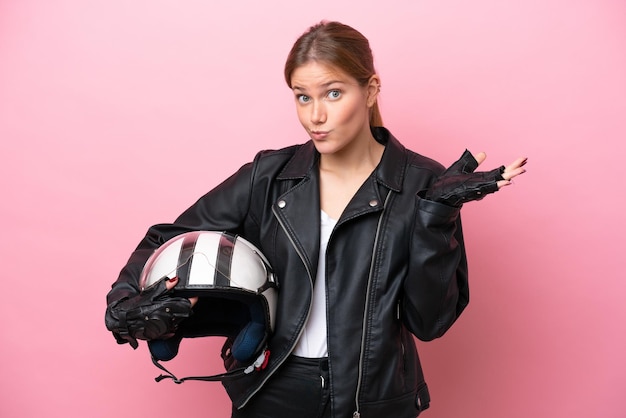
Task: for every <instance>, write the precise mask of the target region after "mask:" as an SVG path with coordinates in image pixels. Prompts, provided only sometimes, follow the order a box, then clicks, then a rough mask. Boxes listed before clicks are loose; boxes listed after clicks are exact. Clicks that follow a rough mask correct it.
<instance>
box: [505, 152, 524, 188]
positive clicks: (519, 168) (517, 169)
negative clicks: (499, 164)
mask: <svg viewBox="0 0 626 418" xmlns="http://www.w3.org/2000/svg"><path fill="white" fill-rule="evenodd" d="M527 162H528V158H526V157H522V158H518V159H517V160H515V161H513V162H512V163H511V164H510V165H508V166H507V167H505V169H504V172H503V173H502V178H504V180H507V181H508V182H509V183H510V181H511V180H512V179H513V178H514V177H517V176H519V175H522V174H524V173H525V172H526V169H525V168H524V166H525V165H526V163H527Z"/></svg>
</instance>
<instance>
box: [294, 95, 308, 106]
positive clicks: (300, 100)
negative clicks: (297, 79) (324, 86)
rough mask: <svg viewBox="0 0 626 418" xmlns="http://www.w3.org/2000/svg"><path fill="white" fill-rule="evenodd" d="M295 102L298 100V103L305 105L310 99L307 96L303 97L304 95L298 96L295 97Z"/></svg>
mask: <svg viewBox="0 0 626 418" xmlns="http://www.w3.org/2000/svg"><path fill="white" fill-rule="evenodd" d="M297 100H298V103H300V104H305V103H308V102H309V101H310V100H311V98H310V97H309V96H305V95H304V94H299V95H298V96H297Z"/></svg>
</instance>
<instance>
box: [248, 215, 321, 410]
mask: <svg viewBox="0 0 626 418" xmlns="http://www.w3.org/2000/svg"><path fill="white" fill-rule="evenodd" d="M272 213H274V216H275V217H276V219H277V220H278V223H279V224H280V226H281V228H282V229H283V231H284V232H285V235H287V238H289V242H290V243H291V246H292V247H293V248H294V249H295V250H296V253H297V254H298V257H300V260H302V264H304V267H305V268H306V273H307V276H308V277H309V284H310V285H311V294H313V278H312V276H311V270H309V266H308V264H307V263H306V260H305V259H304V257H303V256H302V253H301V252H300V250H299V249H298V247H297V246H296V243H295V242H294V241H293V238H292V237H291V235H290V234H289V231H287V228H285V225H284V224H283V222H282V221H281V219H280V217H279V216H278V214H277V213H276V209H275V208H274V207H272ZM311 305H312V304H309V309H308V310H307V313H306V318H305V320H304V323H305V324H306V322H307V321H308V319H309V316H310V315H311ZM303 332H304V327H302V328H301V329H300V332H299V333H298V338H296V340H295V341H296V343H297V342H298V341H299V340H300V337H301V336H302V333H303ZM294 347H295V344H294V345H292V346H291V349H290V350H289V353H287V355H286V356H285V357H284V358H283V359H282V360H281V361H280V362H279V363H278V365H277V366H276V367H274V370H273V371H272V372H271V373H268V374H267V376H265V378H264V379H263V380H262V381H261V384H260V385H258V387H257V388H256V389H255V390H254V391H253V392H252V393H250V395H249V396H248V397H247V398H246V399H245V400H244V401H243V403H242V404H241V408H243V407H244V406H246V404H247V403H248V401H250V399H252V397H253V396H254V395H256V393H257V392H258V391H259V390H261V388H262V387H263V385H265V382H267V380H268V379H269V378H270V377H271V376H272V375H273V374H274V372H275V371H276V370H278V369H279V368H280V366H281V365H282V364H283V363H284V362H285V361H286V360H287V357H289V354H290V353H291V352H292V351H293V348H294Z"/></svg>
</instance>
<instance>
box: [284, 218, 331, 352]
mask: <svg viewBox="0 0 626 418" xmlns="http://www.w3.org/2000/svg"><path fill="white" fill-rule="evenodd" d="M336 224H337V221H336V220H334V219H332V218H331V217H330V216H328V215H327V214H326V213H325V212H324V211H321V229H320V256H319V260H318V262H317V276H316V278H315V286H314V287H313V304H312V306H311V313H310V314H309V319H308V320H307V323H306V324H304V330H303V331H302V335H301V336H300V339H299V340H298V343H297V344H296V348H295V349H294V351H293V354H295V355H297V356H300V357H311V358H319V357H327V356H328V345H327V341H326V247H327V246H328V239H329V238H330V234H331V233H332V232H333V228H335V225H336Z"/></svg>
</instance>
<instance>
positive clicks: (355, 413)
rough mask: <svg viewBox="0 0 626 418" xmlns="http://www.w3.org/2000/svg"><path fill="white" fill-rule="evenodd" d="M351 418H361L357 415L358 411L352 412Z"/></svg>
mask: <svg viewBox="0 0 626 418" xmlns="http://www.w3.org/2000/svg"><path fill="white" fill-rule="evenodd" d="M352 418H361V414H360V413H359V411H354V414H352Z"/></svg>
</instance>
